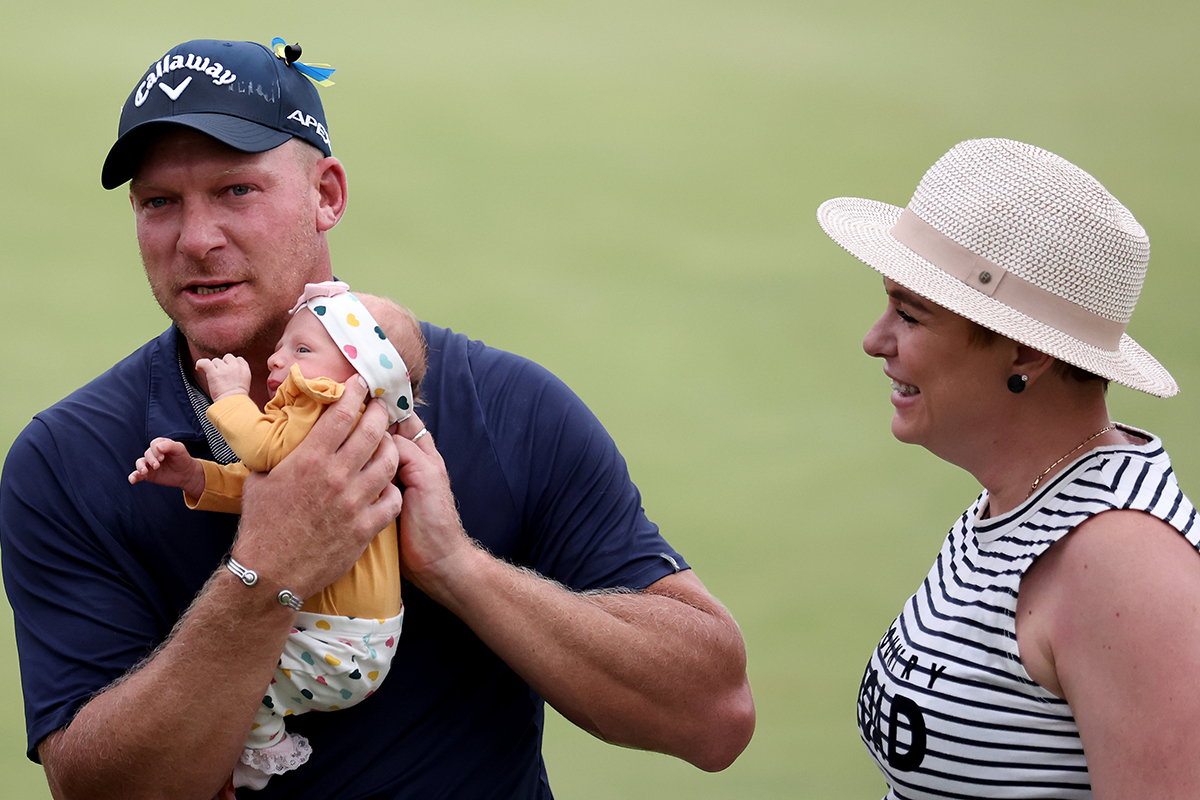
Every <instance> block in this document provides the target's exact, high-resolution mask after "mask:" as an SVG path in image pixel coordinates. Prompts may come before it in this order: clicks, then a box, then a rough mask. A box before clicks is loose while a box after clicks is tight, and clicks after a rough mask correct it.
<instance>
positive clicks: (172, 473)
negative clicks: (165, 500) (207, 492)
mask: <svg viewBox="0 0 1200 800" xmlns="http://www.w3.org/2000/svg"><path fill="white" fill-rule="evenodd" d="M141 481H147V482H148V483H155V484H158V485H159V486H174V487H175V488H177V489H183V491H184V492H185V493H186V494H189V495H191V496H192V497H199V496H200V495H202V494H204V467H203V466H201V464H200V461H199V460H198V459H195V458H192V455H191V454H190V453H189V452H188V451H187V448H186V447H184V446H183V445H182V444H180V443H179V442H177V441H175V440H173V439H164V438H162V437H159V438H158V439H155V440H154V441H152V442H150V446H149V447H148V448H146V454H145V455H144V456H142V457H141V458H139V459H138V460H137V463H136V464H135V465H134V470H133V472H131V473H129V482H130V483H139V482H141Z"/></svg>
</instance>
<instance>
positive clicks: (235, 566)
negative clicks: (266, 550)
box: [224, 556, 304, 611]
mask: <svg viewBox="0 0 1200 800" xmlns="http://www.w3.org/2000/svg"><path fill="white" fill-rule="evenodd" d="M224 563H225V568H226V569H228V570H229V571H230V572H232V573H233V574H234V575H236V576H237V577H238V580H240V581H241V582H242V583H244V584H246V585H247V586H253V585H254V584H256V583H258V573H257V572H255V571H254V570H252V569H250V568H248V567H245V566H242V565H241V564H239V563H238V562H237V561H236V560H234V558H233V556H225V562H224ZM275 599H277V600H278V601H279V605H281V606H287V607H288V608H290V609H292V610H293V611H299V610H300V609H301V608H303V607H304V601H303V600H301V599H300V598H299V597H296V595H294V594H293V593H292V592H291V591H290V590H289V589H283V590H282V591H280V592H279V594H278V595H276V596H275Z"/></svg>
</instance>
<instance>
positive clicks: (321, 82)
mask: <svg viewBox="0 0 1200 800" xmlns="http://www.w3.org/2000/svg"><path fill="white" fill-rule="evenodd" d="M287 46H288V43H287V42H285V41H284V40H283V39H280V38H279V37H278V36H276V37H275V38H274V39H272V40H271V50H273V51H274V53H275V55H277V56H278V57H280V58H282V59H283V60H284V61H286V62H288V63H289V64H291V65H292V66H293V67H295V68H296V69H297V71H299V73H300V74H301V75H303V76H304V77H306V78H308V79H309V80H310V81H312V82H313V83H315V84H317V85H318V86H333V81H331V80H329V76H330V75H332V74H333V73H335V72H337V70H336V69H334V68H333V67H331V66H329V65H328V64H302V63H300V62H299V61H297V60H296V59H295V58H288V54H287V53H286V52H285V49H286V48H287ZM299 49H300V45H296V50H297V51H298V50H299ZM299 55H300V54H299V52H297V53H296V56H297V57H299Z"/></svg>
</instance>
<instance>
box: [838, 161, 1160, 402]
mask: <svg viewBox="0 0 1200 800" xmlns="http://www.w3.org/2000/svg"><path fill="white" fill-rule="evenodd" d="M817 220H818V221H819V222H820V223H821V227H822V228H824V230H825V232H826V233H827V234H829V236H830V237H831V238H832V239H833V240H834V241H835V242H837V243H838V244H840V245H841V246H842V247H844V248H846V249H847V250H849V251H850V252H851V253H852V254H853V255H855V256H856V257H858V258H859V259H861V260H862V261H864V262H866V264H867V265H868V266H870V267H873V268H874V269H876V270H878V271H879V272H881V273H882V274H883V275H885V276H887V277H888V278H891V279H892V280H893V281H895V282H896V283H899V284H900V285H902V286H904V287H906V288H908V289H909V290H911V291H914V292H916V293H917V294H919V295H921V296H922V297H925V298H927V299H929V300H932V301H933V302H935V303H937V304H938V305H940V306H943V307H945V308H948V309H950V310H951V311H953V312H955V313H956V314H960V315H961V316H964V317H966V318H967V319H970V320H973V321H975V322H977V323H979V324H980V325H983V326H984V327H986V328H990V329H992V330H993V331H996V332H997V333H999V334H1001V335H1003V336H1007V337H1008V338H1010V339H1013V340H1014V341H1017V342H1020V343H1022V344H1025V345H1028V346H1030V347H1033V348H1035V349H1037V350H1039V351H1041V352H1043V353H1047V354H1048V355H1051V356H1054V357H1055V358H1057V359H1060V360H1062V361H1065V362H1067V363H1069V364H1074V365H1075V366H1077V367H1082V368H1083V369H1085V370H1088V371H1089V372H1092V373H1095V374H1096V375H1099V376H1101V377H1104V378H1108V379H1109V380H1112V381H1115V382H1117V383H1120V384H1123V385H1125V386H1129V387H1131V388H1133V389H1138V390H1140V391H1143V392H1148V393H1149V394H1153V395H1157V396H1159V397H1171V396H1172V395H1174V394H1177V393H1178V392H1179V386H1178V385H1177V384H1176V383H1175V379H1174V378H1172V377H1171V375H1170V373H1168V372H1167V370H1166V369H1165V368H1163V366H1162V365H1161V364H1159V363H1158V362H1157V361H1156V360H1155V359H1154V357H1153V356H1151V355H1150V354H1149V353H1148V352H1146V351H1145V350H1144V349H1142V348H1141V347H1140V346H1139V345H1138V344H1137V342H1135V341H1133V339H1131V338H1129V336H1128V335H1126V333H1125V326H1126V325H1127V324H1128V323H1129V318H1130V316H1131V315H1132V314H1133V307H1134V305H1135V304H1136V303H1137V298H1138V293H1139V292H1140V291H1141V289H1142V282H1143V281H1144V280H1145V277H1146V264H1147V263H1148V262H1149V260H1150V239H1149V237H1147V236H1146V231H1145V230H1143V229H1142V226H1141V225H1139V224H1138V221H1137V220H1136V219H1134V218H1133V215H1132V214H1130V213H1129V211H1128V210H1127V209H1126V208H1125V207H1124V206H1123V205H1121V204H1120V203H1119V202H1118V201H1117V199H1116V198H1115V197H1113V196H1112V195H1111V194H1109V192H1108V190H1107V189H1105V188H1104V187H1103V186H1101V185H1100V183H1099V182H1098V181H1097V180H1096V179H1095V178H1093V177H1092V176H1091V175H1089V174H1087V173H1086V172H1084V171H1083V170H1081V169H1079V168H1078V167H1076V166H1075V165H1074V164H1072V163H1070V162H1069V161H1067V160H1065V159H1063V158H1061V157H1059V156H1056V155H1054V154H1053V153H1050V152H1047V151H1045V150H1042V149H1041V148H1038V147H1034V146H1032V145H1028V144H1022V143H1020V142H1014V141H1009V140H1007V139H975V140H971V141H967V142H962V143H961V144H957V145H955V146H954V147H953V148H951V150H950V152H948V153H946V155H944V156H942V157H941V158H940V159H939V160H938V162H937V163H936V164H934V165H933V166H932V167H930V168H929V171H928V172H926V173H925V177H923V178H922V179H921V183H920V184H919V185H918V186H917V191H916V192H915V193H914V194H913V197H912V200H911V201H910V202H909V204H908V207H907V208H903V209H902V208H898V207H896V206H892V205H888V204H887V203H880V202H878V201H875V200H864V199H861V198H857V197H838V198H834V199H833V200H827V201H826V202H824V203H822V204H821V207H820V208H818V209H817Z"/></svg>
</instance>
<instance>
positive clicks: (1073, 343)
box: [817, 197, 1179, 397]
mask: <svg viewBox="0 0 1200 800" xmlns="http://www.w3.org/2000/svg"><path fill="white" fill-rule="evenodd" d="M901 211H903V209H901V208H899V207H897V206H893V205H889V204H887V203H881V202H878V201H876V200H865V199H863V198H859V197H837V198H834V199H832V200H827V201H825V202H824V203H822V204H821V206H820V208H818V209H817V221H818V222H819V223H820V224H821V228H822V229H824V231H825V233H827V234H828V235H829V237H830V238H831V239H833V240H834V241H835V242H837V243H838V244H840V245H841V246H842V247H844V248H845V249H846V250H848V251H849V252H850V254H851V255H853V256H855V257H856V258H858V259H859V260H860V261H862V262H863V263H865V264H866V265H867V266H869V267H871V268H872V269H874V270H875V271H877V272H879V273H880V274H882V275H884V276H885V277H887V278H890V279H892V280H893V281H895V282H896V283H898V284H900V285H901V286H904V287H905V288H907V289H909V290H910V291H913V292H916V293H917V294H919V295H921V296H922V297H924V298H926V299H928V300H931V301H933V302H934V303H937V304H938V305H940V306H942V307H944V308H948V309H950V310H951V311H953V312H954V313H956V314H959V315H960V316H963V317H966V318H967V319H969V320H971V321H973V322H976V323H978V324H980V325H982V326H984V327H985V328H989V329H991V330H993V331H996V332H997V333H999V334H1001V335H1002V336H1007V337H1008V338H1009V339H1012V340H1014V341H1017V342H1020V343H1021V344H1024V345H1028V346H1029V347H1032V348H1034V349H1035V350H1038V351H1040V352H1043V353H1047V354H1048V355H1052V356H1054V357H1055V358H1058V359H1060V360H1062V361H1065V362H1067V363H1069V364H1074V365H1075V366H1077V367H1080V368H1082V369H1085V370H1087V371H1088V372H1091V373H1093V374H1096V375H1099V376H1100V377H1102V378H1108V379H1109V380H1111V381H1114V382H1116V383H1119V384H1121V385H1123V386H1128V387H1130V388H1131V389H1137V390H1139V391H1142V392H1146V393H1148V394H1152V395H1155V396H1157V397H1171V396H1173V395H1175V394H1178V393H1179V386H1178V384H1176V383H1175V379H1174V378H1172V377H1171V374H1170V373H1169V372H1167V370H1166V369H1165V368H1164V367H1163V366H1162V365H1161V364H1159V363H1158V361H1156V360H1155V359H1154V357H1153V356H1152V355H1150V354H1149V353H1148V352H1146V350H1145V349H1144V348H1142V347H1141V346H1140V345H1138V343H1137V342H1135V341H1134V340H1133V339H1131V338H1130V337H1129V335H1128V334H1122V335H1121V341H1120V345H1119V349H1118V350H1103V349H1101V348H1099V347H1096V346H1095V345H1091V344H1088V343H1087V342H1083V341H1080V340H1079V339H1076V338H1075V337H1073V336H1068V335H1067V334H1065V333H1062V332H1061V331H1059V330H1057V329H1056V328H1052V327H1050V326H1049V325H1046V324H1044V323H1042V322H1039V321H1038V320H1036V319H1033V318H1032V317H1029V316H1026V315H1025V314H1022V313H1021V312H1020V311H1015V310H1013V309H1012V308H1010V307H1008V306H1007V305H1005V304H1003V303H1001V302H999V301H998V300H994V299H992V298H991V297H988V296H987V295H985V294H983V293H982V292H979V291H977V290H975V289H973V288H971V287H970V286H968V285H967V284H965V283H963V282H962V281H960V280H959V279H957V278H955V277H953V276H952V275H950V274H949V273H947V272H945V271H943V270H942V269H940V268H938V267H937V266H935V265H934V264H932V263H930V262H929V261H926V260H925V259H924V258H922V257H921V256H919V255H917V254H916V253H915V252H913V251H912V250H910V249H909V248H908V247H906V246H905V245H903V244H901V243H900V242H899V241H897V240H896V239H895V238H894V237H893V236H892V234H891V230H892V228H893V227H894V226H895V225H896V221H897V220H898V219H899V218H900V213H901Z"/></svg>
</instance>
